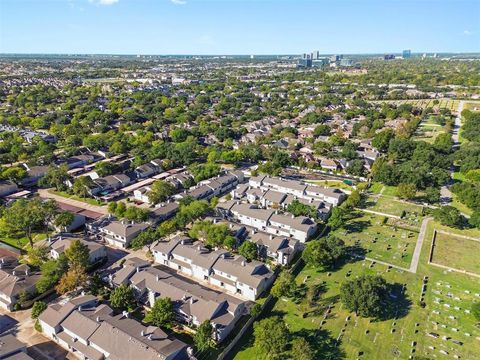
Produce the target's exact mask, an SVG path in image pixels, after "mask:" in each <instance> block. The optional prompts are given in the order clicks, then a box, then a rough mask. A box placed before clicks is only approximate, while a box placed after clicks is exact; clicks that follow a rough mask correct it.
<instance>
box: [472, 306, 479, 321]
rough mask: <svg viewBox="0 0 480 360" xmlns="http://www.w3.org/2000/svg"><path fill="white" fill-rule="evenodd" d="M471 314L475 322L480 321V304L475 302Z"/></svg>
mask: <svg viewBox="0 0 480 360" xmlns="http://www.w3.org/2000/svg"><path fill="white" fill-rule="evenodd" d="M471 312H472V315H473V317H474V318H475V320H477V321H480V302H475V303H473V304H472V310H471Z"/></svg>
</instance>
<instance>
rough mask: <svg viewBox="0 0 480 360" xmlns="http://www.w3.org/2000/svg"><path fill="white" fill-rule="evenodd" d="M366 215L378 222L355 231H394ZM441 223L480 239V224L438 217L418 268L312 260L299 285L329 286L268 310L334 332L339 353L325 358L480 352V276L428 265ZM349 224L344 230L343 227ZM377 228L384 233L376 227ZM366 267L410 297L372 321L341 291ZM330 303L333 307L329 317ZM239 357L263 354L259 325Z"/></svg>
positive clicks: (295, 324) (295, 330)
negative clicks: (321, 265)
mask: <svg viewBox="0 0 480 360" xmlns="http://www.w3.org/2000/svg"><path fill="white" fill-rule="evenodd" d="M380 218H381V217H380ZM353 220H354V221H355V219H353ZM358 220H360V221H368V220H370V221H372V220H373V225H368V226H363V227H362V229H361V231H360V232H359V234H355V235H354V236H358V237H359V238H360V237H361V238H364V239H368V238H369V236H371V235H369V234H371V232H372V227H373V228H375V229H376V228H377V227H378V228H385V229H382V230H380V234H382V236H384V235H386V236H388V234H389V233H390V232H391V229H390V226H389V225H378V224H376V222H375V221H376V219H375V217H373V218H371V217H364V216H363V215H362V216H361V217H359V218H358ZM349 221H351V220H349ZM347 226H348V224H347ZM434 229H442V230H445V231H449V232H454V233H456V234H460V235H464V236H474V237H477V238H480V231H479V230H472V229H468V230H459V229H451V228H447V227H444V226H441V225H439V224H438V223H436V222H434V221H433V220H431V221H430V222H429V224H428V227H427V231H426V235H425V240H424V243H423V248H422V252H421V255H420V262H419V266H418V270H417V273H415V274H414V273H410V272H407V271H402V270H397V269H395V268H392V269H389V268H388V266H385V265H382V264H379V263H376V264H372V262H371V261H368V260H353V259H352V260H351V262H347V263H345V264H344V265H343V266H341V267H339V268H337V269H335V270H332V271H331V273H330V274H329V273H328V272H327V271H318V270H316V269H313V268H310V267H304V268H303V269H302V270H301V271H300V272H299V273H298V275H297V276H296V282H297V284H298V285H299V286H300V287H302V286H306V287H313V286H321V287H322V289H323V290H322V291H321V294H320V296H319V298H318V299H317V301H316V303H315V305H309V304H307V303H306V302H305V300H304V299H303V298H302V297H301V296H300V297H298V298H297V299H295V298H293V299H290V298H289V299H286V298H281V299H278V300H277V302H276V303H275V305H274V306H273V309H272V310H271V311H269V312H268V313H267V314H266V315H265V316H280V317H282V318H283V319H284V320H285V322H286V324H287V326H288V328H289V330H290V331H291V333H292V334H294V335H307V336H308V335H309V334H312V333H314V332H317V334H319V335H318V336H320V337H322V338H324V339H325V338H326V339H329V341H330V344H331V346H333V347H334V350H332V349H330V352H329V354H333V355H332V356H330V357H325V358H329V359H357V358H358V359H365V360H367V359H368V360H371V359H373V360H375V359H378V360H384V359H398V360H400V359H408V358H409V356H410V355H412V356H414V355H416V356H425V357H427V358H430V359H453V358H454V356H459V358H460V359H476V358H478V354H479V353H480V340H478V337H480V328H478V327H476V323H477V322H476V320H475V319H474V317H473V315H472V314H471V313H470V308H471V306H472V303H473V302H475V301H480V279H478V278H475V277H472V276H469V275H466V274H462V273H458V272H450V271H447V270H444V269H441V268H438V267H435V266H433V265H431V264H428V256H429V250H430V246H431V243H432V239H433V231H434ZM341 231H342V229H340V230H337V232H336V234H338V232H341ZM343 231H344V230H343ZM373 231H374V233H376V230H373ZM401 231H402V230H398V231H397V232H396V234H401ZM351 236H353V235H351ZM400 239H401V237H400ZM400 239H399V240H400ZM415 239H416V238H415ZM363 243H364V244H365V245H364V246H365V247H366V245H367V244H368V242H366V243H365V240H363ZM361 244H362V241H361ZM456 245H457V244H453V245H452V244H448V247H449V249H450V250H452V249H453V247H455V246H456ZM452 246H453V247H452ZM373 250H376V251H379V250H378V249H375V248H374V247H373V248H372V252H370V253H369V254H367V256H369V257H371V256H372V254H374V252H373ZM477 253H478V252H477ZM380 254H381V252H380ZM469 261H470V260H469ZM407 267H408V266H407ZM362 274H378V275H382V276H383V277H384V278H385V279H386V280H387V282H389V283H391V284H397V288H398V287H401V286H402V285H404V286H405V296H406V300H404V301H398V302H395V300H394V303H396V305H397V307H396V309H395V308H394V311H393V314H391V316H390V317H388V318H387V319H384V320H372V321H370V319H365V318H361V317H356V316H355V314H354V313H350V312H349V311H348V310H346V309H345V308H343V306H342V303H341V302H340V300H339V298H338V296H339V291H340V286H341V284H342V283H343V282H344V281H346V280H348V279H352V278H355V277H357V276H360V275H362ZM424 284H425V286H423V285H424ZM396 295H397V299H402V297H401V296H398V295H399V293H396ZM421 301H423V303H422V302H421ZM328 305H331V306H332V308H331V310H330V314H328V315H327V316H326V317H325V316H324V315H325V314H326V312H327V309H328ZM395 313H396V318H395ZM347 319H348V320H347ZM322 321H324V323H323V324H322ZM429 334H430V335H429ZM337 339H338V343H337ZM446 354H448V355H446ZM233 356H235V359H240V360H247V359H248V360H250V359H261V358H262V357H261V355H260V352H259V351H258V349H256V348H255V346H254V343H253V335H251V332H250V335H247V337H245V338H244V342H242V343H241V344H239V346H238V348H237V353H236V354H235V352H234V353H233Z"/></svg>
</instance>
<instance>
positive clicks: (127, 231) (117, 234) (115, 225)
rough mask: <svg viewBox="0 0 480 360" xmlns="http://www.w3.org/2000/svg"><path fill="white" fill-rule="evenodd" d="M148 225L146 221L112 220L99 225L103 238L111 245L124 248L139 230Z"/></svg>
mask: <svg viewBox="0 0 480 360" xmlns="http://www.w3.org/2000/svg"><path fill="white" fill-rule="evenodd" d="M148 227H149V225H148V224H146V223H135V222H132V221H126V220H123V221H112V222H110V223H108V224H107V225H105V226H103V227H101V228H100V229H99V230H100V233H101V234H102V235H103V239H104V240H105V241H106V242H107V243H108V244H109V245H111V246H114V247H118V248H122V249H125V248H127V247H128V245H130V243H131V242H132V240H133V239H135V238H136V237H137V236H138V235H139V234H140V232H142V231H143V230H145V229H147V228H148Z"/></svg>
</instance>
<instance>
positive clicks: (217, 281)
mask: <svg viewBox="0 0 480 360" xmlns="http://www.w3.org/2000/svg"><path fill="white" fill-rule="evenodd" d="M152 253H153V257H154V259H155V262H156V263H158V264H162V265H164V266H167V267H169V268H171V269H174V270H176V271H177V272H178V273H179V274H181V275H184V276H187V277H190V278H193V279H194V280H196V281H199V282H203V283H207V284H210V285H213V286H216V287H218V288H221V289H223V290H224V291H226V292H229V293H231V294H233V295H237V296H240V297H242V298H245V299H248V300H255V299H256V298H257V297H258V296H260V294H261V293H262V292H263V291H264V290H265V288H267V287H268V285H269V284H270V282H271V281H272V280H273V273H272V272H271V271H270V270H269V269H268V268H267V267H266V266H265V264H263V263H261V262H252V263H247V262H246V261H243V262H245V263H246V265H245V266H244V268H243V275H242V279H241V280H239V281H236V279H237V277H238V276H237V275H236V274H234V273H232V274H230V273H229V270H226V269H225V272H224V277H226V278H227V280H228V285H227V280H225V281H221V279H223V277H222V276H223V275H222V274H220V273H219V274H217V273H216V272H215V267H216V266H217V263H218V262H219V261H223V260H225V259H228V262H229V263H232V268H231V269H232V271H234V267H235V264H237V262H232V259H233V258H232V257H231V256H230V254H229V253H228V252H227V251H225V250H214V251H211V250H209V249H207V248H205V247H204V246H203V244H202V243H201V242H200V241H197V242H194V241H192V239H190V238H187V237H185V236H176V237H174V238H173V239H171V240H170V241H166V242H165V241H159V242H158V243H157V244H156V245H155V246H154V247H153V248H152ZM222 259H223V260H222ZM242 259H243V258H242ZM243 260H245V259H243ZM239 263H242V261H239ZM253 263H254V264H255V267H259V271H253V270H252V268H251V267H252V264H253ZM247 264H248V265H247ZM262 266H263V267H262ZM260 268H261V269H260ZM260 270H261V271H260Z"/></svg>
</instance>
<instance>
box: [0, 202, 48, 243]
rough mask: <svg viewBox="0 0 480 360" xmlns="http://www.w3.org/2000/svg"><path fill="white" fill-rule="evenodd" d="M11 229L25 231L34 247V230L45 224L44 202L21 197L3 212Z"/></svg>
mask: <svg viewBox="0 0 480 360" xmlns="http://www.w3.org/2000/svg"><path fill="white" fill-rule="evenodd" d="M3 217H4V219H5V223H6V224H7V226H8V230H9V231H13V232H21V233H23V234H24V235H25V236H26V237H27V238H28V241H29V242H30V246H32V247H33V232H34V230H38V229H39V228H41V227H43V226H44V222H45V218H46V213H45V206H44V204H43V203H42V202H41V201H40V200H38V199H34V200H25V199H20V200H17V201H15V202H14V203H13V204H12V206H10V207H7V208H6V209H5V211H4V213H3Z"/></svg>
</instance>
